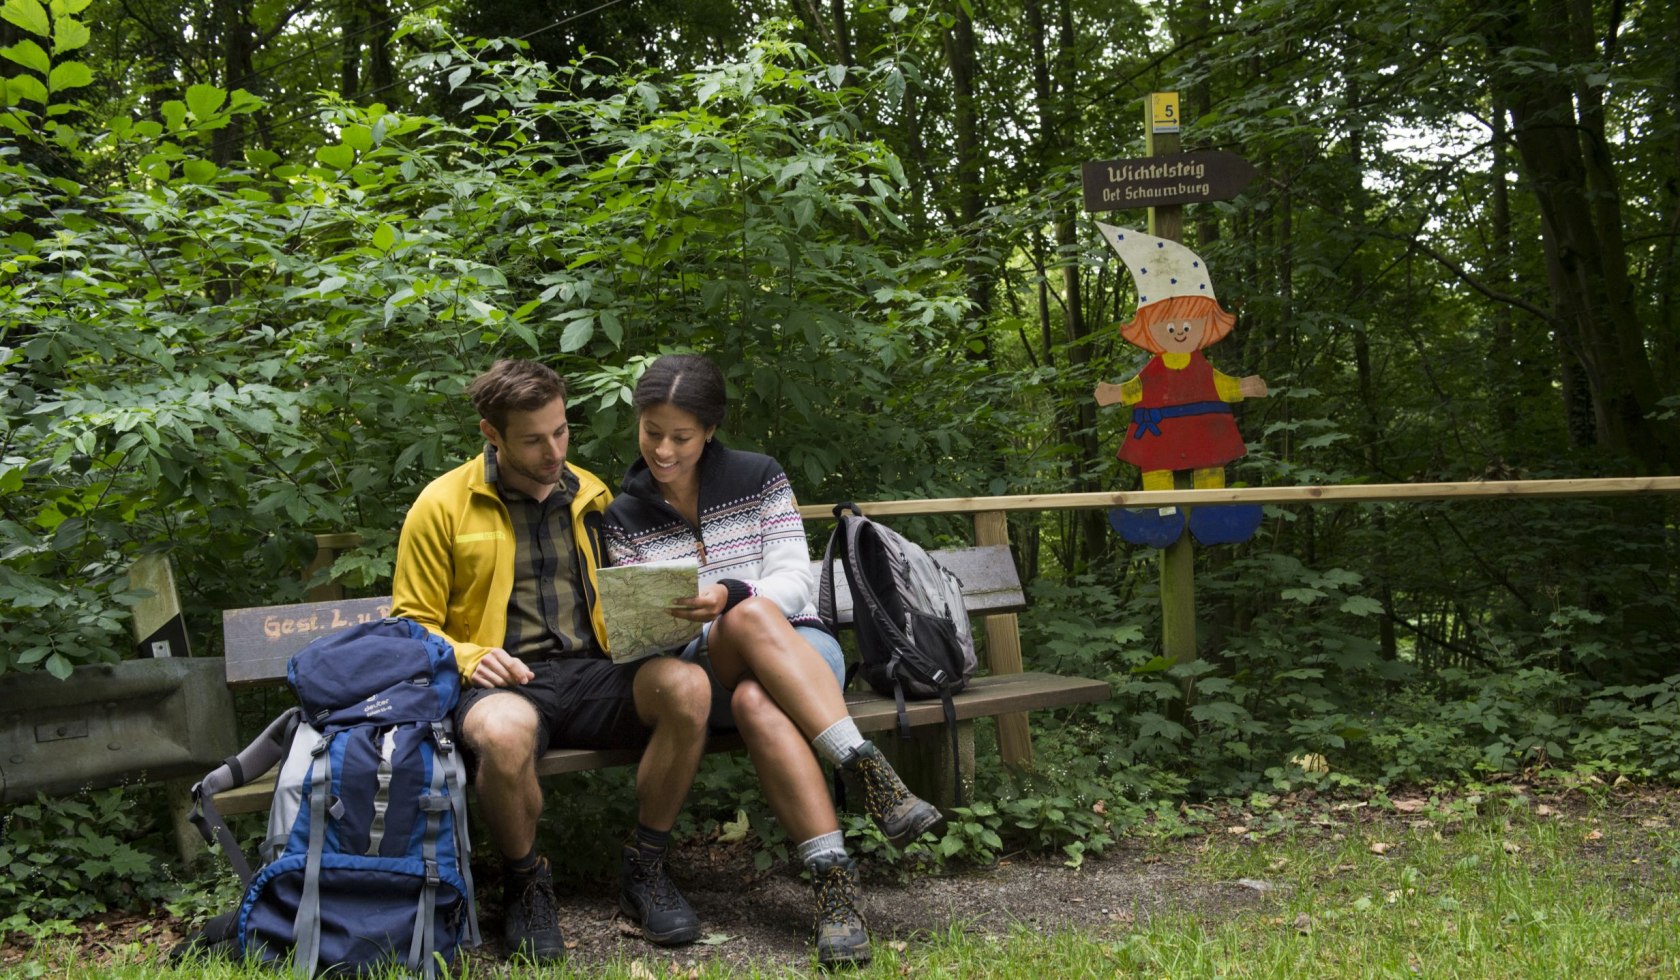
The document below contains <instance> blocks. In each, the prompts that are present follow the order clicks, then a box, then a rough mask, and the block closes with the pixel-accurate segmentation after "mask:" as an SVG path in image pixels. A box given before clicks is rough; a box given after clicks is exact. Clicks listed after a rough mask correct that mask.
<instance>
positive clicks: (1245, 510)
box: [1190, 504, 1262, 546]
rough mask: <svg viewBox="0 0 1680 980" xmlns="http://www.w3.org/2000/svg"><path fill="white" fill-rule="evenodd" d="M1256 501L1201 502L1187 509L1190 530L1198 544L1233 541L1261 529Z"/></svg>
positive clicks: (1237, 540)
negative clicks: (1231, 502) (1253, 502)
mask: <svg viewBox="0 0 1680 980" xmlns="http://www.w3.org/2000/svg"><path fill="white" fill-rule="evenodd" d="M1261 517H1262V514H1261V511H1260V505H1259V504H1202V505H1201V506H1199V507H1195V508H1193V509H1191V511H1190V533H1191V534H1193V535H1195V537H1196V543H1197V544H1200V545H1204V546H1205V545H1213V544H1236V543H1237V542H1239V541H1247V540H1248V539H1249V538H1252V537H1254V532H1255V531H1258V530H1259V529H1260V520H1261Z"/></svg>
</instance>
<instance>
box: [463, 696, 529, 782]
mask: <svg viewBox="0 0 1680 980" xmlns="http://www.w3.org/2000/svg"><path fill="white" fill-rule="evenodd" d="M539 721H540V720H539V719H538V717H537V711H536V708H534V707H532V706H531V704H530V703H529V702H527V701H526V700H525V699H524V698H522V697H519V696H517V695H511V694H501V695H493V696H489V697H483V698H480V699H479V700H478V701H477V702H476V703H475V704H473V706H472V707H471V708H469V709H468V710H467V716H466V718H464V719H463V720H462V724H461V737H462V738H463V739H464V740H465V741H466V743H467V747H468V748H470V749H472V751H473V754H474V755H476V756H477V757H478V760H479V767H480V768H481V769H482V768H484V767H486V766H489V767H492V768H495V769H502V770H506V769H511V768H517V767H519V766H522V765H524V764H525V763H526V762H527V761H529V760H530V759H533V758H535V757H536V754H537V728H538V725H539Z"/></svg>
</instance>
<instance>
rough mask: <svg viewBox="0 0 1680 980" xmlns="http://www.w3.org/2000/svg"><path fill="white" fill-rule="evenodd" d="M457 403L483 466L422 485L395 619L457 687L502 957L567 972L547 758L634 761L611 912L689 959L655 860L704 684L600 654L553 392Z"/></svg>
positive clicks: (694, 764)
mask: <svg viewBox="0 0 1680 980" xmlns="http://www.w3.org/2000/svg"><path fill="white" fill-rule="evenodd" d="M467 394H468V396H469V397H470V398H471V399H472V402H473V405H474V407H475V408H477V409H478V413H479V423H478V426H479V430H480V431H481V432H482V433H483V434H484V440H485V443H486V446H485V450H484V453H483V454H482V455H480V456H478V457H476V458H474V459H472V460H470V461H468V462H467V463H465V464H463V465H461V466H459V467H457V468H455V469H454V470H451V471H450V472H448V473H445V474H444V475H442V476H440V477H438V478H437V479H435V480H433V481H432V482H431V483H430V484H429V485H427V487H426V488H425V489H424V490H422V491H421V492H420V496H419V497H418V498H417V499H416V500H415V501H414V505H413V507H411V508H410V509H409V512H408V517H407V518H406V519H405V520H404V521H403V527H402V535H401V537H400V538H399V540H398V543H397V565H396V571H395V574H394V581H393V583H392V615H395V616H406V617H408V618H410V619H413V620H415V621H417V622H419V623H421V624H422V625H424V626H425V627H426V628H427V629H430V630H432V631H433V632H435V633H438V634H440V635H442V636H444V637H445V638H447V639H448V640H449V641H450V642H451V643H452V644H454V647H455V659H456V663H457V665H458V666H459V668H460V671H461V677H462V679H463V680H464V682H465V683H464V684H463V685H462V692H461V700H460V704H459V706H458V707H457V708H456V711H455V723H456V727H457V730H458V731H459V732H460V733H461V738H462V740H463V742H464V743H465V744H466V747H467V749H468V751H469V753H470V758H472V759H473V760H474V762H475V765H476V769H475V772H474V783H473V785H474V787H475V789H476V790H477V791H478V800H479V810H480V812H481V813H482V814H483V816H484V820H485V822H486V823H487V824H488V825H489V826H488V829H489V834H490V839H491V841H492V843H493V844H494V845H495V846H496V847H497V848H498V849H499V850H500V851H501V852H502V856H503V858H504V859H505V861H506V863H507V875H506V884H505V887H504V908H505V910H506V914H505V924H504V929H503V937H504V941H505V944H506V951H507V953H508V955H509V956H524V957H527V958H529V959H531V960H533V961H536V962H546V961H553V960H558V959H560V958H562V957H563V956H564V955H565V937H564V935H563V933H562V932H561V929H560V925H559V922H558V918H557V904H558V903H557V902H556V901H555V898H554V887H553V881H552V878H551V876H550V872H549V866H548V860H547V858H545V857H543V856H542V855H539V854H538V853H537V850H536V837H537V821H538V818H539V817H540V816H541V815H542V788H541V786H540V785H539V783H538V781H537V772H536V760H537V756H538V754H540V753H541V752H542V751H544V750H546V749H548V748H550V747H556V748H558V747H567V748H643V752H642V760H641V764H640V766H639V768H638V769H637V772H636V788H637V795H638V813H637V819H638V824H637V827H636V831H635V834H634V835H633V836H632V837H631V839H630V840H629V841H627V842H626V844H625V846H624V852H623V857H622V865H623V874H624V881H623V890H622V894H621V896H620V899H619V904H620V907H621V909H622V910H623V911H624V912H625V913H626V914H627V915H630V916H633V917H634V918H635V919H636V920H637V921H638V922H639V923H640V924H641V927H642V933H643V935H644V936H645V937H647V939H648V940H650V941H652V942H655V943H659V944H661V945H677V944H680V943H686V942H692V941H693V940H694V939H695V938H696V937H697V936H698V935H699V931H700V930H699V922H698V920H697V918H696V917H695V914H694V910H693V909H692V908H690V907H689V904H688V902H687V901H686V900H685V899H684V898H683V897H682V895H681V894H680V893H679V892H678V891H677V889H676V887H675V886H674V885H673V884H672V883H671V881H670V878H669V877H668V876H667V874H666V872H665V851H666V845H667V843H668V842H669V839H670V832H671V828H672V826H673V825H674V824H675V823H676V819H677V814H678V812H679V811H680V810H681V808H682V804H683V800H684V799H685V798H686V797H687V796H688V790H689V786H690V785H691V784H692V782H693V779H694V773H695V770H696V769H697V768H698V767H699V765H700V756H701V752H702V750H703V747H704V742H705V735H706V718H707V715H708V713H709V711H710V709H711V684H710V681H709V680H708V679H707V677H706V673H705V671H704V670H703V669H702V668H701V667H699V666H698V665H696V664H692V663H685V662H684V661H681V660H678V659H676V658H672V657H650V658H647V659H644V660H640V661H637V662H635V663H632V664H625V665H619V664H614V663H613V662H612V660H611V659H610V658H609V657H608V656H607V655H606V653H605V652H604V647H605V644H604V643H603V641H602V639H601V638H602V636H603V635H604V627H603V625H602V619H601V611H600V609H599V608H598V607H597V605H596V602H595V597H596V591H595V589H596V585H595V570H596V568H597V567H599V563H600V555H601V548H600V534H599V527H600V520H601V512H602V511H604V510H606V507H607V504H608V503H609V502H610V501H611V499H612V493H611V492H610V491H609V490H608V489H607V487H606V485H605V484H603V483H602V482H601V481H600V480H599V479H597V478H596V477H595V475H594V474H592V473H590V472H588V471H586V470H583V469H580V468H578V467H575V466H572V465H571V464H570V463H568V462H566V449H567V445H568V442H569V439H570V430H569V429H568V427H567V423H566V399H565V396H566V387H565V382H564V381H562V380H561V379H560V376H559V375H557V374H555V373H554V372H553V371H552V370H551V369H549V368H548V367H546V366H544V365H542V364H538V363H536V362H533V361H512V360H505V361H497V362H496V363H495V364H494V365H493V366H492V367H491V368H490V370H488V371H486V372H485V373H484V374H482V375H480V376H479V377H478V378H476V379H474V380H473V382H472V384H471V385H469V386H468V388H467Z"/></svg>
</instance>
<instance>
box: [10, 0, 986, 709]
mask: <svg viewBox="0 0 1680 980" xmlns="http://www.w3.org/2000/svg"><path fill="white" fill-rule="evenodd" d="M19 2H25V0H19ZM439 40H444V39H439ZM809 61H810V59H809V56H808V53H807V52H805V51H804V50H803V49H801V48H799V47H798V46H797V45H793V44H790V43H789V42H787V41H786V40H784V39H783V38H782V37H781V36H780V35H779V34H777V33H776V32H775V29H774V28H772V29H771V31H770V33H768V34H767V35H766V36H765V37H764V38H763V39H762V40H761V41H760V42H758V43H757V44H755V45H754V46H753V47H751V48H750V49H749V50H748V51H747V52H746V54H745V55H744V56H743V58H742V59H741V60H739V61H737V62H731V63H727V64H721V65H716V66H711V67H707V68H705V69H702V70H698V71H696V72H693V73H690V74H686V75H682V76H678V77H675V78H669V79H659V78H655V77H654V76H652V75H647V74H635V73H625V74H615V73H612V72H611V70H610V68H609V66H605V65H599V64H593V63H591V64H580V65H572V66H568V67H566V68H562V69H550V68H548V67H546V66H543V65H539V64H535V63H532V62H528V61H524V60H522V59H520V58H518V57H511V58H510V57H507V56H506V52H505V51H502V50H500V49H499V47H498V46H496V45H492V44H482V45H479V46H477V47H476V48H469V47H467V46H465V45H462V44H456V43H454V42H453V41H449V42H448V43H444V44H440V45H439V49H438V51H437V53H433V54H426V55H424V56H422V58H421V59H420V63H421V67H424V68H428V69H438V70H441V69H448V71H449V72H450V77H451V79H452V80H453V83H454V86H455V87H456V88H457V89H459V90H460V92H461V95H462V97H463V98H465V99H467V101H468V102H469V103H470V104H471V106H472V107H473V108H474V109H475V111H476V113H477V114H476V115H474V116H472V117H470V118H469V119H468V120H466V121H465V122H462V123H449V122H444V121H442V120H438V119H431V118H426V117H418V116H408V115H403V114H400V113H396V112H392V111H390V110H389V109H387V108H386V107H385V106H382V105H379V104H371V105H365V106H363V105H354V106H352V105H329V106H327V107H325V108H324V110H323V111H324V113H325V114H326V116H327V117H328V118H330V119H331V120H332V122H333V124H334V125H335V127H336V129H337V133H338V135H337V137H336V141H335V142H333V143H332V144H330V145H326V146H321V147H318V148H316V150H315V152H313V153H312V154H310V158H309V159H308V160H307V161H305V162H287V161H284V160H281V159H279V158H277V157H275V156H274V155H273V154H271V153H267V152H265V151H261V150H256V149H252V150H250V151H249V152H248V153H246V155H245V158H244V159H243V160H239V161H233V162H231V163H227V164H222V163H217V162H215V161H214V160H213V159H212V154H211V151H212V149H213V147H214V142H213V141H214V139H215V138H216V136H215V134H216V133H217V132H218V131H219V130H221V129H223V128H225V127H226V126H227V125H228V124H229V119H230V114H234V115H237V114H240V113H248V112H251V111H253V109H254V108H256V107H257V106H258V103H257V102H255V100H254V99H253V98H252V97H251V96H249V95H248V94H247V93H243V92H239V91H233V92H227V91H224V90H221V89H217V88H215V87H213V86H207V85H195V86H192V87H190V88H189V89H188V90H187V91H186V92H185V93H184V98H183V99H181V100H168V101H165V102H164V103H163V104H162V106H161V109H160V115H161V117H162V120H161V122H160V121H158V120H153V119H148V118H144V117H140V118H136V117H133V116H130V115H120V116H117V117H115V118H112V119H110V120H107V121H103V122H102V123H101V124H99V125H98V126H95V127H93V128H92V129H91V130H89V131H87V132H84V135H91V136H97V138H98V139H99V141H100V142H101V144H102V147H103V149H102V151H101V152H102V153H105V154H114V155H115V156H117V157H119V158H121V159H123V160H125V161H127V162H128V163H129V165H130V166H129V167H127V168H119V176H118V177H117V178H116V179H114V180H113V181H112V182H111V183H110V184H109V185H108V186H105V187H98V186H93V185H86V184H81V183H77V182H75V181H71V180H66V179H64V178H61V177H50V176H48V175H47V172H46V171H45V170H44V169H43V168H42V167H40V166H38V165H37V164H35V163H32V162H19V161H17V160H15V159H14V161H13V162H10V163H3V164H0V190H3V191H4V198H5V200H6V201H7V202H8V203H7V206H6V207H7V216H8V219H9V224H10V225H11V226H12V227H13V229H14V231H13V232H12V233H11V234H10V235H9V236H7V237H5V238H3V239H0V269H3V270H4V272H5V278H4V279H3V280H0V300H3V301H4V302H5V303H6V304H7V305H8V308H9V309H10V310H12V312H13V314H14V315H13V316H12V317H11V318H9V319H8V321H7V323H6V324H5V325H0V406H3V407H4V428H3V429H0V487H3V488H5V489H6V491H7V492H6V494H5V495H4V504H3V505H0V547H3V551H0V612H3V613H4V614H5V616H6V618H7V620H8V622H15V623H16V624H17V627H16V629H15V630H14V633H13V639H14V641H15V645H9V646H8V647H7V648H6V649H4V650H0V672H4V671H6V670H17V669H40V668H42V667H44V668H45V669H49V670H51V671H53V672H54V673H55V674H58V675H60V676H64V675H66V674H67V673H68V671H69V668H70V667H72V666H74V665H75V664H78V663H84V662H92V661H98V660H109V659H113V658H115V657H117V656H119V655H120V651H121V650H122V649H123V648H124V647H125V646H126V642H125V641H124V640H122V639H121V638H120V634H121V629H120V624H121V623H122V622H123V621H124V620H125V618H126V611H125V607H126V605H127V604H128V603H130V602H132V601H133V598H134V597H133V596H132V595H130V594H129V593H128V592H127V591H126V582H125V580H124V579H123V577H122V571H123V569H124V567H126V564H127V562H128V561H129V560H130V559H132V557H133V556H135V555H136V554H138V553H141V552H143V551H152V550H167V551H169V552H171V553H172V555H173V556H174V558H175V561H176V562H177V565H178V567H180V569H181V579H182V582H183V591H184V593H185V595H184V600H185V604H186V605H187V606H188V608H189V609H190V610H192V612H193V615H194V616H195V617H197V618H198V622H197V623H196V626H197V630H198V631H199V632H201V633H202V634H208V635H209V639H207V640H206V641H205V642H202V643H200V644H198V645H199V646H200V647H201V648H204V647H212V648H213V645H214V633H213V627H214V623H213V620H212V619H211V616H212V611H213V610H216V609H221V608H229V607H237V606H248V605H255V604H267V603H274V602H284V601H288V600H295V599H296V598H298V597H299V596H300V595H301V592H302V590H303V588H304V583H302V582H299V581H297V579H296V577H295V571H293V570H294V569H296V568H298V567H300V566H302V565H303V564H305V563H306V562H307V559H308V557H309V555H310V552H311V548H312V541H311V536H312V535H313V534H314V533H316V532H321V531H357V532H360V533H361V534H362V536H363V544H362V546H361V547H360V548H359V549H357V550H354V551H352V552H350V553H349V554H347V555H345V556H343V557H341V558H340V559H339V560H338V562H337V563H336V565H335V566H334V568H333V569H332V574H334V575H336V576H337V577H338V578H340V579H341V580H346V581H348V582H349V584H350V585H352V586H354V587H356V588H359V589H362V590H365V591H368V592H375V591H378V590H381V589H383V588H384V587H386V583H387V582H388V579H389V574H390V567H391V558H392V545H393V543H394V540H395V531H396V528H397V527H398V525H399V524H400V515H401V513H402V509H403V508H404V507H405V506H406V505H407V503H408V501H409V500H411V499H412V498H413V496H414V494H415V492H416V491H417V490H418V488H419V486H420V485H422V484H423V483H424V482H425V481H426V480H428V479H430V478H431V477H432V476H434V475H436V474H437V473H439V472H441V471H442V470H443V469H445V468H446V467H447V466H449V465H452V464H453V463H454V462H455V461H456V460H459V459H461V458H464V457H465V456H467V455H469V454H470V453H471V452H473V451H475V450H476V443H477V440H476V436H475V433H474V431H473V428H472V426H471V425H470V422H469V420H468V418H467V415H468V411H467V409H466V406H465V405H464V404H463V403H462V399H461V398H460V391H461V388H462V386H463V385H464V383H465V382H466V380H467V379H469V378H470V377H471V376H472V374H474V373H475V372H476V371H477V370H479V369H481V368H482V367H484V366H485V365H486V364H487V363H488V362H489V361H490V360H491V359H493V358H494V357H497V356H502V355H509V354H511V355H520V356H538V357H542V358H544V359H547V360H549V361H551V362H552V363H554V364H555V365H556V366H557V367H559V368H560V369H561V370H563V371H565V372H567V373H569V374H572V375H573V376H574V378H576V379H577V381H578V384H577V385H576V387H575V389H574V393H573V398H572V408H573V415H574V422H575V427H576V432H577V437H576V439H575V440H574V453H575V454H576V455H577V456H578V458H579V459H580V460H582V461H583V462H584V463H585V464H586V465H589V466H592V467H594V468H596V469H598V470H600V471H601V472H602V473H603V474H604V475H605V476H606V477H607V478H608V479H609V480H611V479H613V477H614V475H615V474H616V472H617V471H618V470H619V469H620V468H621V466H622V465H623V464H624V463H625V462H626V461H627V460H628V458H629V455H630V453H631V451H632V446H633V441H632V440H631V439H630V438H629V435H628V428H629V422H630V419H629V412H628V409H627V407H626V403H627V399H626V398H625V395H626V394H627V391H628V387H627V386H628V385H629V384H630V383H632V382H633V380H634V377H635V373H636V371H637V370H638V369H639V367H640V365H642V364H644V363H645V362H646V360H647V359H648V358H649V357H650V356H651V355H652V352H655V351H658V350H662V349H673V348H685V349H700V350H711V351H715V352H719V353H722V354H727V355H729V356H727V357H725V358H723V360H724V363H725V364H726V365H727V368H728V371H729V375H730V382H731V386H732V388H733V389H734V391H735V394H736V396H737V398H736V404H737V406H738V407H737V409H736V411H735V413H734V414H733V415H732V418H731V421H730V425H729V433H730V435H729V437H730V438H731V439H734V440H737V441H738V442H740V443H742V444H744V445H747V446H751V447H756V448H766V449H769V450H770V451H772V452H774V453H776V454H777V455H778V456H779V457H780V458H781V459H782V460H783V462H784V464H785V465H786V466H787V467H788V469H789V470H790V472H793V473H794V474H796V477H797V478H798V479H800V480H801V482H802V485H803V486H805V487H808V488H809V490H808V491H807V492H809V493H816V494H819V495H820V494H824V493H829V492H834V493H835V494H836V495H840V491H839V490H831V486H830V481H831V480H833V481H840V482H841V483H843V486H844V495H846V496H859V497H867V496H870V495H876V494H877V493H878V491H877V489H876V488H879V487H884V486H888V485H891V486H893V487H895V488H896V489H898V490H900V491H903V490H911V489H918V488H919V489H920V490H921V492H935V491H946V490H951V489H954V488H956V487H959V486H962V485H964V484H965V482H971V481H972V479H973V475H972V474H973V472H974V471H973V470H972V469H968V470H967V471H964V470H963V469H957V468H952V467H949V466H947V465H945V462H946V461H948V460H950V459H953V458H967V457H972V456H973V453H972V452H971V451H970V447H971V446H972V444H973V443H972V440H973V438H974V437H975V436H974V430H973V428H972V425H971V423H972V421H973V419H972V418H970V419H960V418H959V419H951V418H948V417H942V413H936V411H935V407H936V405H937V401H930V400H924V399H923V398H921V397H912V395H911V393H910V390H909V389H907V388H903V387H897V386H895V385H893V384H892V383H891V381H890V379H891V378H893V377H898V376H909V377H913V378H915V379H917V380H918V383H920V384H921V385H922V388H921V389H920V390H919V391H917V392H916V394H917V395H918V396H919V395H921V394H925V393H926V391H927V390H929V389H937V388H938V387H939V386H943V385H961V384H962V383H964V378H965V375H963V374H957V375H954V376H953V375H950V374H949V373H946V372H943V371H941V370H939V366H940V364H941V363H942V362H943V356H942V353H941V348H942V344H943V342H944V341H943V338H944V337H945V336H946V335H947V334H949V333H951V332H953V331H956V330H958V329H959V328H960V326H961V325H960V322H959V321H960V317H961V313H962V310H963V304H964V301H963V300H962V298H961V296H960V294H959V293H957V292H956V291H955V290H954V288H953V281H952V279H951V277H950V275H949V270H950V269H951V268H953V265H954V264H955V263H959V262H960V260H961V257H960V254H958V253H957V252H956V251H954V250H953V249H952V248H951V247H949V246H948V245H947V244H945V243H935V244H934V245H931V246H927V247H922V246H917V245H914V244H910V243H908V242H907V240H906V239H904V238H903V237H902V236H900V235H896V234H895V233H894V231H895V229H894V225H895V224H896V219H893V217H892V215H893V214H894V211H895V208H896V202H897V201H898V199H899V198H900V196H901V195H902V193H903V190H904V187H903V178H902V174H901V173H900V172H899V168H898V164H897V162H896V160H895V158H893V157H892V155H891V154H890V153H887V152H885V151H884V150H883V148H882V147H880V146H879V145H878V144H877V143H875V142H873V141H871V140H869V139H867V138H866V137H863V136H862V135H860V134H859V132H858V131H857V128H856V125H855V120H854V119H853V118H852V115H851V110H850V108H849V107H850V105H851V103H852V102H854V101H855V100H857V99H860V98H864V97H865V96H866V95H867V93H866V92H865V91H864V90H863V89H855V88H846V89H839V90H835V89H833V88H831V87H830V86H828V85H827V84H826V82H825V81H824V79H826V77H827V76H826V74H825V73H824V72H823V71H821V70H820V69H819V68H817V67H814V66H811V65H810V64H809ZM880 70H881V71H885V69H884V68H883V69H880ZM869 77H871V76H870V75H869V73H867V72H861V71H860V78H862V79H867V78H869ZM78 132H82V131H78ZM23 135H24V136H27V137H28V138H31V139H33V138H39V137H38V134H23ZM78 145H79V144H78ZM53 152H60V153H63V152H68V153H75V154H85V153H86V152H87V151H84V150H79V149H73V148H72V149H61V150H54V151H53ZM0 159H4V158H0ZM77 159H82V157H81V156H79V155H78V157H77ZM103 160H104V158H103V157H102V158H101V162H103ZM88 162H91V160H89V161H88ZM743 222H745V224H743ZM735 351H743V352H744V353H743V354H742V355H741V356H736V355H735V354H734V352H735ZM860 379H863V380H864V381H865V382H866V383H863V384H860V383H859V380H860ZM883 393H884V394H883ZM836 414H838V415H839V416H840V417H846V416H848V415H849V416H853V417H859V418H862V417H870V416H874V417H878V418H883V419H892V420H894V422H893V426H896V428H892V431H888V428H889V427H878V428H877V429H876V431H874V432H873V433H870V434H868V435H865V434H864V433H863V432H861V431H860V430H856V429H851V428H845V427H841V428H836V427H835V426H834V425H833V424H832V421H831V420H832V419H833V418H834V417H835V415H836ZM883 438H884V439H885V443H884V444H883ZM883 450H885V451H883ZM865 459H868V460H872V461H873V462H874V465H875V466H876V467H877V468H875V469H873V470H870V469H867V468H861V467H858V466H856V465H854V463H855V461H859V460H865ZM848 461H851V462H848ZM836 485H838V484H836Z"/></svg>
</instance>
